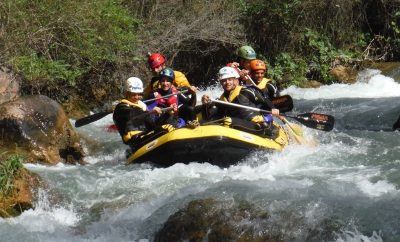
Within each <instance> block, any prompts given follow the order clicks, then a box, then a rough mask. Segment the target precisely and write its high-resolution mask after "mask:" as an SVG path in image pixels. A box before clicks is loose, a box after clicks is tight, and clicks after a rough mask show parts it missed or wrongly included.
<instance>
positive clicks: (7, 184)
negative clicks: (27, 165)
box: [0, 153, 22, 196]
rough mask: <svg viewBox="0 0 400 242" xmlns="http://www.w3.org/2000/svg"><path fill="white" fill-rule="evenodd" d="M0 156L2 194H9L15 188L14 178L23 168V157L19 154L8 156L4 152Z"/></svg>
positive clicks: (0, 186) (0, 188)
mask: <svg viewBox="0 0 400 242" xmlns="http://www.w3.org/2000/svg"><path fill="white" fill-rule="evenodd" d="M0 157H1V158H2V160H1V161H0V196H7V195H8V194H10V193H11V192H12V191H13V189H14V185H13V182H14V178H15V177H16V176H18V174H19V171H20V169H21V168H22V158H21V157H20V156H17V155H12V156H8V157H6V156H5V154H4V153H3V154H1V155H0ZM3 159H4V160H3Z"/></svg>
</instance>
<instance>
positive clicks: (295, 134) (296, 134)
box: [281, 117, 307, 145]
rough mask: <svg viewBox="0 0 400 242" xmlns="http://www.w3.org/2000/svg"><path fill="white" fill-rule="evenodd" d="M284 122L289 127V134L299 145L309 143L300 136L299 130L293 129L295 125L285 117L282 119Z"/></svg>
mask: <svg viewBox="0 0 400 242" xmlns="http://www.w3.org/2000/svg"><path fill="white" fill-rule="evenodd" d="M281 120H282V121H283V123H285V124H286V125H287V126H288V127H289V132H291V134H292V136H293V137H294V139H295V140H296V142H297V143H299V144H302V145H304V144H306V143H307V142H306V141H305V140H304V139H303V137H301V136H302V134H299V130H296V129H295V128H294V127H293V124H292V123H290V122H289V121H287V119H286V118H285V117H283V118H282V119H281Z"/></svg>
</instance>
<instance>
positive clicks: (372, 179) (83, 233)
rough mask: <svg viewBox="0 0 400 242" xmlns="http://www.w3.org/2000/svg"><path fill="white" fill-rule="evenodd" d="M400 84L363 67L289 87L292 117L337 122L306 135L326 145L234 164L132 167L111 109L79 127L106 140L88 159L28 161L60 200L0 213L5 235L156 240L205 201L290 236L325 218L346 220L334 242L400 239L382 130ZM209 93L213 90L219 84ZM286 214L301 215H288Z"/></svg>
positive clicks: (395, 108) (390, 153) (388, 143)
mask: <svg viewBox="0 0 400 242" xmlns="http://www.w3.org/2000/svg"><path fill="white" fill-rule="evenodd" d="M399 82H400V81H399V80H394V79H393V78H391V77H390V76H384V75H382V74H380V72H379V71H377V70H366V71H364V72H362V73H360V75H359V76H358V80H357V82H356V83H355V84H351V85H346V84H333V85H328V86H322V87H321V88H318V89H301V88H296V87H290V88H288V89H286V90H284V91H283V94H289V95H291V96H292V97H293V99H294V105H295V108H294V110H293V114H296V113H303V112H311V111H314V112H319V113H325V114H330V115H333V116H334V117H335V120H336V124H335V128H334V129H333V130H332V131H331V132H322V131H317V130H313V129H309V128H305V135H306V137H307V138H313V139H315V140H317V141H318V142H319V145H318V146H316V147H306V146H301V145H297V144H291V145H289V146H288V147H287V148H286V149H285V150H284V151H283V152H281V153H273V154H268V153H265V152H250V153H249V156H248V158H246V159H245V160H243V161H242V162H240V163H239V164H237V165H234V166H231V167H229V168H219V167H217V166H213V165H210V164H208V163H191V164H188V165H184V164H175V165H173V166H171V167H168V168H155V167H153V166H152V165H150V164H134V165H125V163H124V162H125V149H126V146H125V145H123V144H122V142H121V140H120V137H119V136H118V134H116V133H110V132H107V131H106V130H105V127H106V126H107V125H108V124H110V123H111V122H112V120H111V117H110V116H107V117H106V118H103V119H102V120H99V121H97V122H95V123H92V124H90V125H86V126H83V127H81V128H79V129H78V132H79V133H81V134H82V135H86V136H88V137H90V138H92V139H94V140H96V141H98V142H99V144H100V148H99V149H98V150H97V151H96V152H92V153H90V154H89V156H87V157H86V158H85V160H86V162H88V164H87V165H85V166H79V165H78V166H70V165H62V164H60V165H57V166H54V167H47V166H43V165H36V164H26V165H25V167H26V168H28V169H29V170H31V171H32V172H35V173H37V174H39V175H40V176H41V177H42V178H44V179H45V180H46V181H47V182H48V183H49V184H50V186H51V187H52V188H53V189H55V190H56V191H57V192H58V193H59V194H61V199H60V198H58V200H59V202H57V203H56V204H54V203H53V202H50V201H52V198H51V196H50V194H48V193H47V192H45V191H41V192H40V199H39V201H38V203H37V204H36V209H35V210H28V211H25V212H24V213H23V214H22V215H21V216H19V217H16V218H9V219H0V235H1V236H0V241H4V242H9V241H48V242H53V241H57V242H62V241H77V242H78V241H98V242H100V241H141V242H145V241H152V240H153V239H154V235H155V233H156V232H157V231H158V230H160V228H161V227H162V226H163V224H164V223H165V222H166V221H167V219H168V217H169V216H170V215H172V214H174V213H175V212H176V211H178V210H179V209H181V208H184V207H185V206H186V205H187V204H188V203H189V202H190V201H193V200H196V199H203V198H214V199H216V200H222V201H229V200H230V201H232V200H233V201H236V200H246V201H249V202H251V203H252V204H255V205H256V206H258V207H261V208H265V209H266V210H268V211H269V213H270V214H271V216H272V218H273V220H274V222H275V224H274V225H273V226H274V228H275V229H276V228H278V229H279V230H281V231H282V233H284V234H287V235H289V237H290V238H292V239H291V240H290V241H306V238H307V237H308V236H309V235H308V233H309V231H310V230H314V231H315V230H318V228H321V229H324V228H326V226H323V225H324V223H326V221H331V223H332V224H336V225H340V226H337V227H331V230H333V231H334V234H335V236H334V238H333V239H332V240H331V241H348V242H350V241H351V242H355V241H360V242H361V241H363V242H366V241H374V242H378V241H393V242H395V241H400V192H399V189H400V132H398V131H397V132H385V131H378V130H387V129H390V128H391V127H392V125H393V123H394V122H395V121H396V119H397V117H398V116H399V115H400V83H399ZM205 92H207V93H211V94H212V95H213V96H214V97H216V96H217V94H218V93H220V92H221V90H220V89H219V88H213V87H207V88H206V90H203V91H202V92H201V93H205ZM72 122H73V120H72ZM283 211H285V212H290V214H291V218H293V217H295V218H296V219H295V220H290V219H288V218H285V216H281V214H282V212H283ZM332 221H334V222H332ZM258 228H259V230H260V231H258V232H263V230H267V229H271V228H266V227H262V226H259V227H258ZM336 228H337V229H336ZM321 234H323V232H322V233H321ZM293 238H295V239H293ZM314 239H315V237H314ZM322 240H323V238H322V237H321V238H320V239H318V237H317V238H316V239H315V241H322Z"/></svg>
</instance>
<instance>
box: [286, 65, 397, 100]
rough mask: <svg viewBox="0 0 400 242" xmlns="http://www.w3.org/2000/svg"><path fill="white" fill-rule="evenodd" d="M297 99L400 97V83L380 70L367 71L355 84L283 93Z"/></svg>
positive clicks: (295, 89) (292, 89) (360, 75)
mask: <svg viewBox="0 0 400 242" xmlns="http://www.w3.org/2000/svg"><path fill="white" fill-rule="evenodd" d="M282 94H289V95H291V96H292V97H293V98H296V99H308V100H311V99H335V98H379V97H399V96H400V83H398V82H396V81H395V80H394V79H393V78H390V77H387V76H384V75H382V74H380V71H378V70H371V69H367V70H365V71H363V72H361V73H360V74H359V76H358V77H357V82H356V83H354V84H332V85H326V86H321V87H319V88H299V87H295V86H290V87H289V88H287V89H285V90H283V91H282Z"/></svg>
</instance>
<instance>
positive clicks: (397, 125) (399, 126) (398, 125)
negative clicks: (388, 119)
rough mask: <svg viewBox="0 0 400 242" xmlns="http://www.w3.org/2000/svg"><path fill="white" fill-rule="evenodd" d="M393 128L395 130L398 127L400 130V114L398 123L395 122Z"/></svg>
mask: <svg viewBox="0 0 400 242" xmlns="http://www.w3.org/2000/svg"><path fill="white" fill-rule="evenodd" d="M392 129H393V131H395V130H396V129H399V130H400V115H399V118H398V119H397V121H396V123H394V124H393V127H392Z"/></svg>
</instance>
